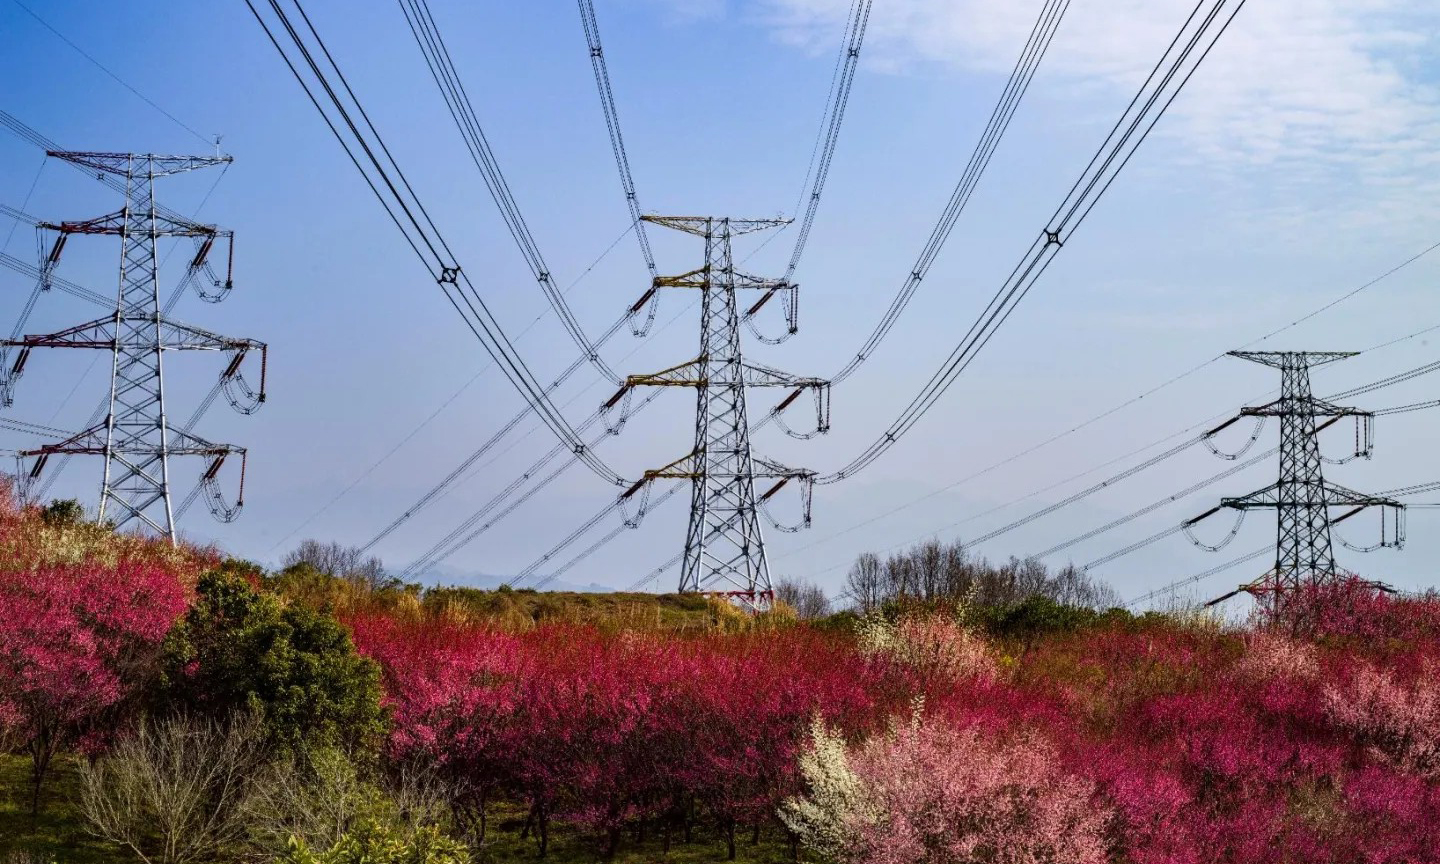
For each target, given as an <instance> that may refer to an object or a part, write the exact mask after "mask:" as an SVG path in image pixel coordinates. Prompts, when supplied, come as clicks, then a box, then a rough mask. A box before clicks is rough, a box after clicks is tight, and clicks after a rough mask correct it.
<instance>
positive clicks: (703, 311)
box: [607, 216, 829, 608]
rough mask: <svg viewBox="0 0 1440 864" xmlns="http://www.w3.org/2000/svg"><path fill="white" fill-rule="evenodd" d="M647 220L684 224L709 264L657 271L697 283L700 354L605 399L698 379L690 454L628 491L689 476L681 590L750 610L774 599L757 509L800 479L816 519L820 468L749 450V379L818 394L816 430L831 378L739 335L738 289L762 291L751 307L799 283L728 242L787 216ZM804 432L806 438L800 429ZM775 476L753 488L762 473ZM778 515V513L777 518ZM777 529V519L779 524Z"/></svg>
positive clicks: (660, 280)
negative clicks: (757, 358) (786, 365)
mask: <svg viewBox="0 0 1440 864" xmlns="http://www.w3.org/2000/svg"><path fill="white" fill-rule="evenodd" d="M644 219H645V221H647V222H651V223H654V224H656V225H659V226H662V227H665V228H671V229H674V230H677V231H683V232H685V233H687V234H691V235H694V236H697V237H701V238H703V239H704V241H705V263H704V264H703V265H702V266H701V267H698V268H696V269H694V270H691V271H689V272H688V273H684V274H681V275H679V276H660V277H657V278H656V279H655V280H654V285H653V287H654V288H657V289H658V288H682V289H690V290H694V291H699V292H700V294H701V306H700V353H699V355H698V356H697V357H696V358H695V359H694V360H691V361H689V362H686V363H682V364H680V365H679V366H674V367H671V368H669V369H665V370H663V371H660V372H656V373H654V374H650V375H631V376H629V377H628V378H627V379H626V382H625V386H624V387H622V388H621V390H620V392H618V393H616V394H615V396H614V397H613V398H612V399H611V400H610V401H609V402H608V403H607V408H613V407H614V406H615V405H616V404H618V403H619V402H620V401H621V400H622V399H624V398H626V396H627V395H628V394H629V393H630V392H631V391H632V390H633V388H636V387H693V388H694V389H695V391H696V402H695V446H694V448H693V449H692V450H691V452H690V453H689V454H687V455H686V456H684V457H682V458H680V459H677V460H675V461H674V462H672V463H670V464H669V465H666V466H665V467H663V468H659V469H657V470H652V471H647V472H645V476H644V477H643V478H642V479H641V480H640V481H639V482H637V483H636V484H635V485H634V486H632V487H631V488H630V490H629V491H627V492H626V493H625V496H624V497H627V498H628V497H630V496H633V495H635V494H636V493H639V492H641V491H642V490H645V492H646V493H647V494H648V490H649V487H650V484H651V483H652V482H653V481H654V480H657V479H665V478H675V479H686V480H689V481H691V485H692V491H691V498H690V526H689V529H688V530H687V531H686V534H685V551H684V556H683V564H682V569H681V572H680V591H681V592H682V593H685V592H698V591H704V592H709V593H715V594H721V595H724V596H727V597H730V598H731V599H732V600H735V601H738V602H741V603H743V604H745V605H747V606H750V607H752V608H764V607H767V606H768V605H769V604H770V602H771V601H772V600H773V596H774V595H773V590H772V586H771V582H770V569H769V565H768V564H767V563H766V560H765V541H764V536H763V534H762V531H761V527H760V514H761V512H762V511H764V509H765V506H766V502H767V501H768V500H769V499H770V498H771V497H773V496H774V495H775V493H776V492H778V491H780V489H781V488H782V487H784V486H785V485H786V484H788V483H790V482H791V481H795V482H797V483H799V484H800V487H801V497H802V508H803V510H804V516H803V522H802V524H804V525H808V524H809V519H810V495H811V490H812V487H813V481H814V477H815V472H813V471H808V470H804V469H798V468H788V467H786V466H784V465H781V464H779V463H778V462H774V461H771V460H768V459H764V458H761V457H758V456H755V455H753V454H752V453H751V450H750V428H751V426H750V421H749V417H748V416H747V411H746V390H748V389H749V388H751V387H780V388H789V389H791V391H792V392H791V393H790V394H789V395H787V396H786V397H785V398H784V399H783V400H781V402H780V403H779V404H778V405H777V406H776V407H775V408H774V409H772V414H775V413H778V412H779V411H780V410H783V409H784V408H785V407H787V406H788V405H789V404H790V403H791V402H793V401H794V400H795V399H797V398H799V396H800V395H801V394H802V393H804V392H805V391H807V390H808V391H811V392H813V393H814V396H815V405H816V415H817V422H816V430H817V431H824V430H825V428H826V427H827V426H828V405H829V402H828V400H829V382H826V381H822V380H820V379H818V378H800V377H797V376H794V375H790V374H788V373H785V372H781V371H779V370H777V369H771V368H768V367H765V366H760V365H757V364H754V363H747V362H745V360H744V359H743V356H742V351H741V341H740V324H741V320H742V315H741V311H740V301H739V292H740V291H742V290H758V291H760V292H762V293H761V295H760V297H761V299H760V300H759V301H757V302H756V303H755V304H754V305H753V306H751V307H750V309H749V311H748V312H747V313H746V314H747V315H750V314H754V313H755V312H756V311H758V310H759V307H760V306H762V305H764V303H765V302H766V301H767V300H768V299H769V298H770V297H772V296H773V295H774V294H776V293H780V292H790V297H791V299H792V301H793V296H794V292H795V290H796V286H794V285H793V284H791V283H789V282H788V281H785V280H773V279H761V278H759V277H756V276H751V275H749V274H747V273H743V272H741V271H740V270H738V269H737V268H736V266H735V259H734V252H733V249H732V243H733V240H734V238H736V237H739V236H741V235H744V234H750V233H753V232H757V231H764V230H767V229H771V228H776V227H779V226H781V225H784V224H786V220H780V219H728V218H719V217H710V216H646V217H644ZM797 437H801V436H797ZM757 480H760V481H774V482H773V484H771V485H770V486H769V488H768V489H766V490H765V491H764V492H763V493H761V494H759V495H758V496H757V494H756V491H755V484H756V481H757ZM772 521H773V520H772ZM775 524H776V527H781V528H782V529H783V527H784V526H780V525H779V524H778V523H775Z"/></svg>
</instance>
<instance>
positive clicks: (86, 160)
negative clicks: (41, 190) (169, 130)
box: [45, 150, 234, 177]
mask: <svg viewBox="0 0 1440 864" xmlns="http://www.w3.org/2000/svg"><path fill="white" fill-rule="evenodd" d="M45 155H46V156H52V157H54V158H56V159H61V160H63V161H65V162H71V163H73V164H75V165H80V166H83V167H85V168H92V169H94V170H96V171H104V172H105V173H107V174H118V175H120V176H122V177H123V176H126V175H128V174H132V173H136V169H137V168H139V170H140V171H141V172H144V173H147V174H151V175H153V176H156V177H163V176H166V175H168V174H182V173H184V172H186V171H194V170H195V169H197V168H208V167H210V166H211V165H228V164H230V163H231V162H233V161H234V159H233V158H232V157H230V156H223V155H222V156H160V155H156V154H145V155H137V154H133V153H95V152H87V151H75V150H46V151H45Z"/></svg>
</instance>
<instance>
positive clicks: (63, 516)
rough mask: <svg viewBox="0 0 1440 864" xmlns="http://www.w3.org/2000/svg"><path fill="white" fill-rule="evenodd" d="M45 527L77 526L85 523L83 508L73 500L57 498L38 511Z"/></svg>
mask: <svg viewBox="0 0 1440 864" xmlns="http://www.w3.org/2000/svg"><path fill="white" fill-rule="evenodd" d="M40 521H42V522H44V523H45V524H46V525H78V524H80V523H81V522H84V521H85V508H84V507H83V506H81V504H80V502H79V501H77V500H75V499H74V498H57V499H55V500H54V501H51V502H50V503H49V504H46V505H45V506H44V507H43V508H41V510H40Z"/></svg>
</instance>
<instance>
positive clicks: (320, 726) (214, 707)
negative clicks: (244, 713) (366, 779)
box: [158, 568, 384, 750]
mask: <svg viewBox="0 0 1440 864" xmlns="http://www.w3.org/2000/svg"><path fill="white" fill-rule="evenodd" d="M165 649H166V650H165V663H164V670H165V674H164V684H163V685H162V692H161V693H160V694H158V695H159V699H158V704H159V705H160V706H161V707H162V708H163V710H166V711H191V712H198V713H200V714H203V715H206V716H210V717H216V718H223V717H228V716H230V715H231V714H232V713H234V712H235V711H240V710H245V709H253V710H256V711H258V712H259V714H260V716H261V717H262V718H263V721H264V727H265V733H266V735H267V737H268V738H269V739H270V741H271V743H273V744H275V745H277V746H280V747H284V748H295V747H299V746H301V745H306V746H326V745H328V746H340V747H344V748H347V749H352V750H354V749H370V748H373V747H375V746H376V745H377V744H378V742H379V740H380V738H381V736H382V734H383V732H384V722H383V714H382V711H381V708H380V675H379V670H378V668H377V667H376V666H375V664H374V663H373V662H372V661H370V660H369V659H366V658H363V657H361V656H360V655H359V654H357V653H356V651H355V647H354V645H353V644H352V643H351V641H350V636H349V634H348V633H347V632H346V631H345V629H344V628H343V627H341V625H340V623H339V622H338V621H336V620H335V618H334V617H333V616H331V615H330V614H328V613H327V612H324V611H321V610H315V609H312V608H309V607H307V606H304V605H300V604H285V605H282V604H281V602H280V601H279V600H278V599H277V598H276V597H275V595H273V594H268V593H264V594H262V593H260V592H259V591H257V590H256V588H255V587H254V586H253V585H252V583H251V581H250V580H249V579H247V578H246V577H245V576H244V575H240V574H239V573H236V572H225V570H224V569H223V568H222V569H221V570H216V571H212V572H210V573H207V574H205V575H204V576H202V577H201V578H200V584H199V586H198V587H197V589H196V600H195V604H194V605H193V606H192V607H191V609H190V611H189V612H188V613H187V614H186V616H185V618H184V619H182V620H181V622H180V623H179V624H178V625H177V626H176V627H175V629H174V631H172V633H171V634H170V636H169V637H168V639H167V640H166V646H165Z"/></svg>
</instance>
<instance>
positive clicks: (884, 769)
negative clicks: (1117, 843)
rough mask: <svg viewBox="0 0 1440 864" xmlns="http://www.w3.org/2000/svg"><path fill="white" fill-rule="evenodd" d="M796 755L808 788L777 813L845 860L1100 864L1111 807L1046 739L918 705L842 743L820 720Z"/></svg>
mask: <svg viewBox="0 0 1440 864" xmlns="http://www.w3.org/2000/svg"><path fill="white" fill-rule="evenodd" d="M812 735H813V741H812V745H811V748H810V750H809V751H807V754H806V756H805V759H804V760H803V761H802V770H803V771H804V773H805V776H806V779H807V781H809V785H810V788H811V795H810V796H808V797H804V798H797V799H792V800H791V801H789V802H787V805H786V808H785V811H784V818H786V820H787V821H788V822H789V824H790V825H791V826H792V828H793V829H794V830H796V831H797V832H798V833H800V834H801V836H802V837H804V838H805V839H806V841H807V843H809V844H810V845H812V846H814V847H816V848H817V849H818V850H819V851H821V852H822V853H823V854H827V855H830V856H832V857H834V858H835V859H836V860H838V861H840V862H843V864H862V862H863V864H942V862H945V864H971V862H974V864H979V862H987V864H989V862H995V864H1041V862H1052V861H1065V862H1067V864H1103V862H1105V861H1106V860H1107V843H1106V826H1107V823H1108V821H1109V818H1110V817H1109V812H1108V811H1107V809H1106V808H1105V807H1104V806H1103V805H1100V804H1099V803H1097V801H1096V800H1095V794H1094V793H1095V790H1094V787H1093V785H1092V784H1091V783H1089V782H1088V781H1086V780H1084V779H1081V778H1079V777H1076V776H1074V775H1072V774H1069V773H1067V772H1065V771H1064V770H1063V769H1062V768H1061V767H1060V764H1059V762H1058V760H1057V758H1056V756H1055V754H1054V752H1053V751H1052V749H1051V747H1050V746H1049V745H1047V744H1046V743H1044V742H1043V741H1042V740H1040V739H1039V738H1036V737H1033V736H1030V735H1019V736H1016V737H1015V738H1014V739H1013V740H1010V741H1000V740H994V739H992V738H989V737H986V736H983V735H982V734H981V733H980V732H979V731H978V730H977V729H976V728H974V727H971V728H955V727H952V726H950V725H948V724H945V723H941V722H935V721H933V720H927V719H924V718H923V717H921V716H919V714H918V713H917V715H916V717H915V718H914V719H913V720H912V721H911V722H910V723H908V724H904V725H901V726H898V727H897V728H895V729H893V730H892V731H891V732H890V734H888V735H882V736H877V737H873V738H871V739H870V740H868V741H866V742H864V743H862V744H859V745H854V746H846V745H845V744H844V743H843V742H842V741H841V740H840V739H838V738H837V737H835V736H833V735H832V734H831V733H829V732H827V731H826V730H825V729H824V727H823V725H821V726H817V727H816V728H815V730H814V731H813V733H812Z"/></svg>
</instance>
